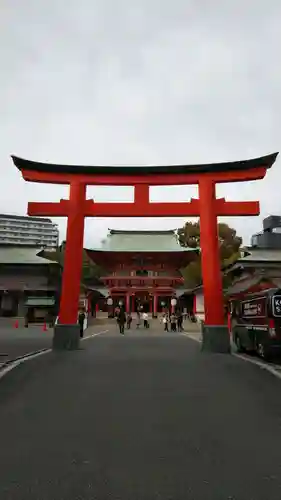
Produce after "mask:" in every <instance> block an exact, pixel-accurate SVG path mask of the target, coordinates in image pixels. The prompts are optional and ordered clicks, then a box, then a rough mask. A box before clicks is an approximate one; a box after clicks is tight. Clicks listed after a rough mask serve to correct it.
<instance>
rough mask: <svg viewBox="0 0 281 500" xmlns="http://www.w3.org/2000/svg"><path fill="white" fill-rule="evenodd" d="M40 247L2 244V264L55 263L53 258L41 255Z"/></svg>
mask: <svg viewBox="0 0 281 500" xmlns="http://www.w3.org/2000/svg"><path fill="white" fill-rule="evenodd" d="M40 252H41V250H40V249H38V248H29V247H12V246H8V245H7V246H4V245H3V246H0V265H4V264H10V265H11V264H13V265H21V264H23V265H38V264H41V265H49V264H54V262H53V261H52V260H49V259H45V258H44V257H40V256H39V255H38V254H39V253H40Z"/></svg>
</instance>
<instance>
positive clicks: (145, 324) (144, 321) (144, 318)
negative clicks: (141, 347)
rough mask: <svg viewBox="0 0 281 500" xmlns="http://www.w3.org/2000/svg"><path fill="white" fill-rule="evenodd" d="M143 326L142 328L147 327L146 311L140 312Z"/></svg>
mask: <svg viewBox="0 0 281 500" xmlns="http://www.w3.org/2000/svg"><path fill="white" fill-rule="evenodd" d="M142 319H143V326H144V328H149V324H148V314H147V313H146V312H144V313H142Z"/></svg>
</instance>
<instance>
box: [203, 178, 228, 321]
mask: <svg viewBox="0 0 281 500" xmlns="http://www.w3.org/2000/svg"><path fill="white" fill-rule="evenodd" d="M215 196H216V194H215V183H214V182H212V181H211V180H210V179H206V178H203V177H202V179H201V180H200V183H199V197H200V245H201V266H202V278H203V283H204V303H205V323H206V324H207V325H223V324H224V306H223V291H222V278H221V267H220V256H219V247H218V232H217V216H216V213H215V208H214V207H215V199H216V198H215Z"/></svg>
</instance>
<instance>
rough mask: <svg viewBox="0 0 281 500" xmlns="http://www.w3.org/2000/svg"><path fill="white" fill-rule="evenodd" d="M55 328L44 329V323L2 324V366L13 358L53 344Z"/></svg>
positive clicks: (0, 341)
mask: <svg viewBox="0 0 281 500" xmlns="http://www.w3.org/2000/svg"><path fill="white" fill-rule="evenodd" d="M52 338H53V329H50V328H48V329H47V331H46V332H44V331H43V325H35V326H30V327H29V328H24V327H22V326H20V328H13V326H12V325H11V326H4V325H3V324H2V325H1V324H0V368H1V366H2V365H3V364H4V363H5V362H7V361H10V360H12V359H15V358H18V357H20V356H24V355H26V354H29V353H30V352H33V351H38V350H41V349H47V348H49V347H51V345H52Z"/></svg>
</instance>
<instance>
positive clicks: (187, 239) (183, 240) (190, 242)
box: [178, 221, 242, 288]
mask: <svg viewBox="0 0 281 500" xmlns="http://www.w3.org/2000/svg"><path fill="white" fill-rule="evenodd" d="M178 238H179V243H180V244H181V245H182V246H184V247H190V248H198V247H200V221H197V222H187V223H186V224H185V225H184V226H183V227H182V228H180V229H178ZM218 238H219V250H220V258H221V263H222V268H223V267H226V266H227V265H230V264H232V263H234V262H235V261H236V260H237V259H238V258H239V257H240V251H239V249H240V246H241V244H242V238H240V237H239V236H237V234H236V230H235V229H233V228H231V227H230V226H228V225H227V224H225V223H219V224H218ZM181 272H182V274H183V277H184V279H185V284H186V286H187V287H190V288H192V287H195V286H197V285H200V284H201V283H202V274H201V256H200V255H196V256H195V257H194V260H193V261H192V262H191V263H190V264H189V265H188V266H187V267H186V268H184V269H182V270H181ZM225 281H226V284H228V283H227V278H226V279H225Z"/></svg>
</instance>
